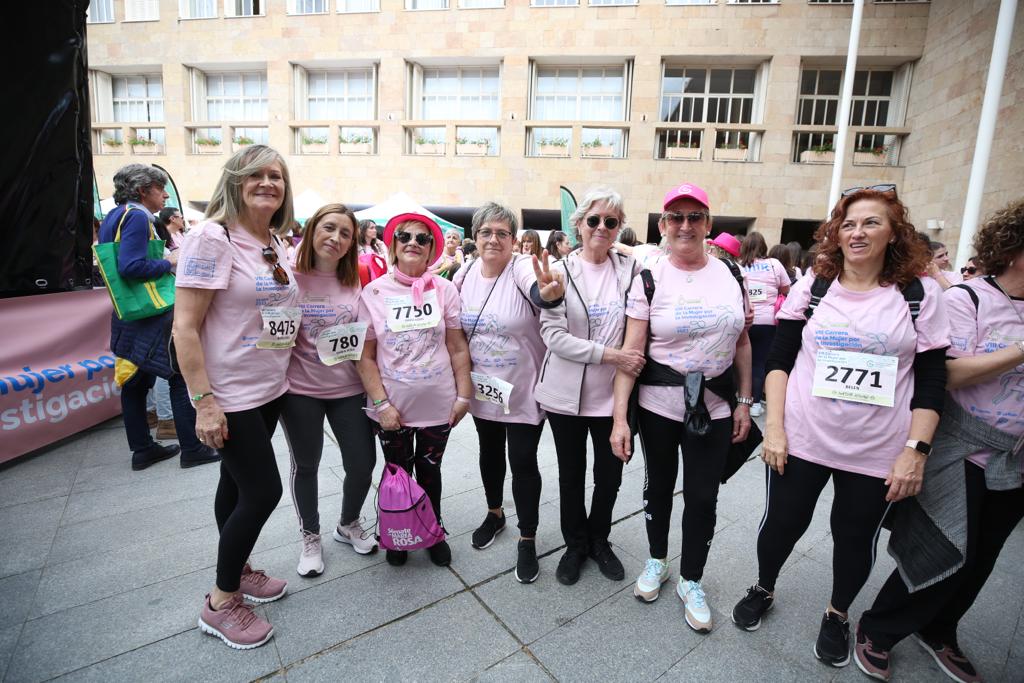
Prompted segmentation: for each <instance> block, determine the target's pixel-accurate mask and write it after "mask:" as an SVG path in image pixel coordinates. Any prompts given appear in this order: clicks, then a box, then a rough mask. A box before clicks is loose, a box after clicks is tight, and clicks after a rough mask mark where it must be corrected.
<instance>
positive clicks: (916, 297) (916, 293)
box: [902, 277, 977, 328]
mask: <svg viewBox="0 0 1024 683" xmlns="http://www.w3.org/2000/svg"><path fill="white" fill-rule="evenodd" d="M902 291H903V298H904V299H905V300H906V302H907V308H909V309H910V321H911V322H912V323H914V327H915V328H916V327H917V316H919V315H921V302H922V301H924V285H922V284H921V279H920V278H916V277H915V278H914V279H913V280H911V282H910V284H908V285H907V286H906V287H904V288H903V290H902ZM971 294H974V292H971ZM975 306H977V302H975Z"/></svg>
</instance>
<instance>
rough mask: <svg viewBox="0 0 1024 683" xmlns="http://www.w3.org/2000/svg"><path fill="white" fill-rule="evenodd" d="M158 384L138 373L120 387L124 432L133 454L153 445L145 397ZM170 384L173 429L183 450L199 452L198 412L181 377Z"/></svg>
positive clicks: (172, 378)
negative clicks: (197, 436)
mask: <svg viewBox="0 0 1024 683" xmlns="http://www.w3.org/2000/svg"><path fill="white" fill-rule="evenodd" d="M155 382H156V376H155V375H152V374H150V373H148V372H143V371H142V370H138V371H137V372H136V373H135V375H134V376H133V377H132V378H131V379H130V380H128V381H127V382H125V385H124V386H123V387H121V417H122V419H123V420H124V431H125V433H126V434H127V436H128V447H129V448H131V449H132V451H133V452H135V451H141V450H145V449H146V448H149V447H150V446H152V445H153V443H154V442H153V437H152V436H151V435H150V433H149V424H148V423H147V422H146V395H147V394H148V393H149V390H150V389H152V388H153V384H154V383H155ZM167 383H168V385H169V386H170V397H171V410H172V412H173V413H174V428H175V430H176V431H177V432H178V443H179V444H181V450H183V451H198V450H200V449H201V448H202V444H200V443H199V439H198V438H196V409H195V408H194V407H192V401H191V400H190V398H189V395H188V387H187V386H186V385H185V379H184V378H183V377H182V376H181V375H179V374H174V375H171V377H170V379H168V380H167Z"/></svg>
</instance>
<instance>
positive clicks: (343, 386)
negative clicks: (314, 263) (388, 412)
mask: <svg viewBox="0 0 1024 683" xmlns="http://www.w3.org/2000/svg"><path fill="white" fill-rule="evenodd" d="M295 282H296V283H297V284H298V286H299V304H298V305H299V308H301V309H302V326H301V328H300V329H299V335H298V337H296V339H295V347H294V348H293V349H292V360H291V363H290V364H289V365H288V382H289V384H290V385H291V388H290V389H289V391H290V392H291V393H293V394H299V395H301V396H311V397H313V398H323V399H331V398H346V397H348V396H355V395H357V394H361V393H363V383H362V382H361V381H360V380H359V374H358V373H357V372H356V363H355V361H350V360H345V361H342V362H340V363H337V364H335V365H325V364H324V363H323V361H321V360H320V355H319V354H318V353H317V350H316V340H317V338H318V337H319V336H320V333H321V332H323V331H324V330H325V329H326V328H328V327H331V326H333V325H341V324H343V323H352V322H355V321H356V319H357V315H358V313H359V294H360V292H361V291H362V290H360V288H359V285H356V286H355V287H345V286H343V285H342V284H341V283H340V282H339V281H338V276H337V275H335V274H334V273H320V272H317V271H312V272H310V273H299V272H296V273H295Z"/></svg>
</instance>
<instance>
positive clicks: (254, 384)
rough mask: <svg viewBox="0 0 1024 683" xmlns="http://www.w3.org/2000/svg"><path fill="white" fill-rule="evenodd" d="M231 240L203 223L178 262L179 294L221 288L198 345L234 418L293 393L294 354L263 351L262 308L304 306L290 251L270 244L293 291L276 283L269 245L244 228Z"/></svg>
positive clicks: (233, 231)
mask: <svg viewBox="0 0 1024 683" xmlns="http://www.w3.org/2000/svg"><path fill="white" fill-rule="evenodd" d="M230 234H231V239H230V240H229V239H228V237H227V235H226V234H225V231H224V228H223V227H221V226H220V225H218V224H217V223H211V222H207V223H203V224H202V225H200V226H198V227H196V228H193V229H192V230H190V231H189V233H188V236H187V237H186V238H185V240H184V242H183V244H182V246H181V252H180V255H179V257H178V268H177V282H176V286H177V287H178V288H182V289H185V288H192V289H214V290H217V292H216V293H215V294H214V295H213V300H212V301H211V302H210V306H209V308H208V309H207V310H206V318H205V319H204V320H203V326H202V329H200V330H199V338H200V340H201V342H202V345H203V355H204V356H205V359H206V375H207V377H208V378H209V380H210V390H211V391H213V395H214V396H215V397H216V398H217V403H219V404H220V407H221V408H222V409H223V410H224V412H227V413H236V412H240V411H243V410H249V409H251V408H257V407H259V406H262V405H264V404H266V403H268V402H270V401H272V400H273V399H275V398H277V397H278V396H280V395H281V394H283V393H285V392H286V391H287V390H288V379H287V378H286V376H285V373H286V371H287V369H288V362H289V360H290V359H291V350H290V349H260V348H256V342H257V340H258V339H259V337H260V333H261V332H262V330H263V318H262V317H261V316H260V309H261V308H262V307H264V306H283V307H293V306H295V305H296V302H297V301H298V288H297V287H296V286H295V275H294V274H293V273H292V269H291V266H289V265H288V258H287V254H286V252H285V247H284V245H283V244H282V243H281V242H280V241H279V240H278V239H271V242H270V243H271V246H272V247H273V248H274V251H275V252H276V253H277V259H278V263H280V264H281V267H282V268H284V269H285V272H286V273H288V279H289V284H287V285H279V284H278V283H277V282H275V281H274V276H273V274H272V273H273V271H272V269H271V266H270V264H268V263H267V262H266V260H264V258H263V249H264V247H265V246H266V245H265V244H263V243H261V242H260V241H259V240H257V239H256V238H255V237H253V236H252V235H250V234H249V233H248V232H247V231H246V230H245V229H244V228H243V227H241V226H234V227H232V228H230Z"/></svg>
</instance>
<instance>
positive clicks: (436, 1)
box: [405, 0, 448, 10]
mask: <svg viewBox="0 0 1024 683" xmlns="http://www.w3.org/2000/svg"><path fill="white" fill-rule="evenodd" d="M405 9H408V10H420V9H448V0H405Z"/></svg>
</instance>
